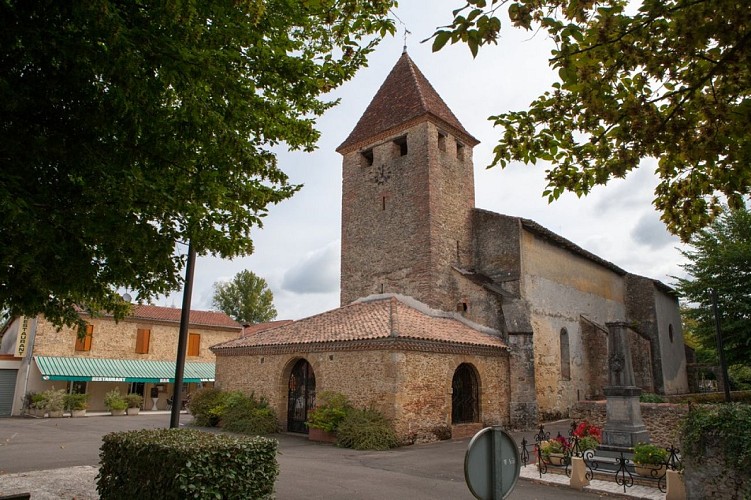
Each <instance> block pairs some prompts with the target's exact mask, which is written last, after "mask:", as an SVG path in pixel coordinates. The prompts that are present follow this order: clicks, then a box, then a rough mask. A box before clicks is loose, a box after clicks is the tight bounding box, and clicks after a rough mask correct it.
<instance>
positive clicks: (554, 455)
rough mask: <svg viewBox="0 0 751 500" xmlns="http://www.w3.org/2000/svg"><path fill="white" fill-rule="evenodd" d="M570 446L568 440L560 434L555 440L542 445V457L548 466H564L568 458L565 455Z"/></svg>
mask: <svg viewBox="0 0 751 500" xmlns="http://www.w3.org/2000/svg"><path fill="white" fill-rule="evenodd" d="M568 446H569V444H568V440H567V439H566V438H565V437H563V436H561V435H560V434H559V435H558V436H556V438H555V439H549V440H547V441H543V442H541V443H540V455H542V459H543V460H544V461H545V463H547V464H550V465H564V463H565V458H566V457H565V455H564V454H565V452H566V449H568Z"/></svg>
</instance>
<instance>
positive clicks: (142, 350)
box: [136, 328, 151, 354]
mask: <svg viewBox="0 0 751 500" xmlns="http://www.w3.org/2000/svg"><path fill="white" fill-rule="evenodd" d="M150 340H151V330H148V329H146V328H139V329H138V333H137V334H136V353H137V354H148V353H149V343H150Z"/></svg>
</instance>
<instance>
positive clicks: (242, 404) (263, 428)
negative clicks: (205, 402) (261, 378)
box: [219, 393, 279, 434]
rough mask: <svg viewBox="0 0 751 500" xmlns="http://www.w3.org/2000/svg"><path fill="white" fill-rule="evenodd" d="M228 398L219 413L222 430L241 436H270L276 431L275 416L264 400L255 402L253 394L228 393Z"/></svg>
mask: <svg viewBox="0 0 751 500" xmlns="http://www.w3.org/2000/svg"><path fill="white" fill-rule="evenodd" d="M230 396H231V397H228V398H227V400H226V405H225V406H224V407H223V410H222V412H221V417H220V418H221V421H220V422H219V425H220V426H221V427H222V429H224V430H226V431H228V432H239V433H242V434H271V433H274V432H276V431H277V430H278V427H279V423H278V422H277V419H276V414H275V413H274V410H273V409H271V408H270V407H269V405H268V402H267V401H266V400H264V399H261V400H256V398H255V395H253V394H251V395H250V396H245V395H244V394H241V393H230Z"/></svg>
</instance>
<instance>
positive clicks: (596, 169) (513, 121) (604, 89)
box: [432, 0, 751, 241]
mask: <svg viewBox="0 0 751 500" xmlns="http://www.w3.org/2000/svg"><path fill="white" fill-rule="evenodd" d="M506 5H508V11H507V12H508V16H509V19H510V21H511V23H512V24H513V25H514V26H516V27H520V28H525V29H527V30H530V29H535V30H543V31H546V32H547V33H548V34H549V35H550V36H551V37H552V39H553V40H554V42H555V44H556V48H555V49H554V50H553V51H552V58H551V59H550V65H551V66H552V67H553V68H555V69H557V70H558V78H559V81H558V82H556V83H554V84H553V88H552V89H551V90H550V91H548V92H545V93H544V94H543V95H541V96H540V97H538V98H537V99H536V100H534V101H533V102H532V103H531V104H530V107H529V109H528V110H526V111H512V112H509V113H503V114H500V115H497V116H493V117H491V118H490V119H491V120H493V121H494V123H495V125H496V126H500V127H502V128H503V132H502V137H501V139H500V141H499V142H498V144H497V146H496V147H495V156H494V159H493V163H492V165H500V166H501V167H505V166H506V165H507V164H508V163H509V162H511V161H522V162H525V163H535V162H536V161H537V160H545V161H547V162H549V164H550V165H551V167H550V169H549V170H547V180H548V186H547V188H546V190H545V191H544V192H543V196H547V197H548V200H549V201H553V200H555V199H556V198H558V197H559V196H560V194H561V193H562V192H563V191H564V190H568V191H572V192H574V193H576V194H577V195H579V196H581V195H584V194H587V193H588V192H589V191H590V190H591V189H592V188H593V187H594V186H595V185H598V184H606V183H607V182H608V181H609V180H610V179H612V178H621V177H624V176H625V175H626V174H627V173H628V172H629V171H631V170H633V169H635V168H637V167H638V166H639V164H640V162H641V160H642V159H644V158H647V157H652V158H657V159H659V163H658V165H659V166H658V168H657V173H658V175H659V177H660V183H659V185H658V186H657V188H656V190H655V198H654V202H653V203H654V205H655V207H656V208H657V209H658V210H659V211H661V212H662V215H661V217H662V220H663V221H664V222H665V224H666V225H667V227H668V229H669V230H670V231H671V232H673V233H674V234H677V235H679V236H680V237H681V238H682V239H683V240H684V241H688V240H689V239H690V237H691V235H692V234H693V233H694V232H696V231H697V230H699V229H700V228H702V227H705V226H706V225H707V224H709V223H710V222H711V220H712V219H713V218H714V217H715V216H716V215H717V214H719V212H720V209H721V205H722V203H723V199H722V198H723V197H724V198H725V200H726V202H727V203H728V204H729V205H730V206H731V207H733V208H737V207H739V206H741V205H742V204H743V197H744V195H748V194H749V192H750V191H751V9H749V6H748V3H747V2H739V1H737V0H642V1H641V2H634V1H629V0H599V1H597V2H595V1H593V0H491V1H486V0H469V1H468V3H467V4H466V6H464V7H463V8H459V9H457V10H455V11H454V13H453V15H454V20H453V22H452V23H451V24H450V25H448V26H444V27H441V28H438V29H437V31H436V32H435V33H434V34H433V37H432V39H433V50H434V51H437V50H440V49H441V48H442V47H443V46H444V45H446V43H448V42H449V41H451V43H457V42H464V43H466V44H467V45H468V46H469V48H470V50H471V51H472V54H473V55H476V54H477V51H478V49H479V47H481V46H483V45H486V44H489V43H497V38H498V35H499V32H500V29H501V20H500V17H499V14H500V9H501V7H502V6H506ZM634 7H638V10H636V11H635V12H634ZM631 12H633V14H631ZM492 165H491V166H492Z"/></svg>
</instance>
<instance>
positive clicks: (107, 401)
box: [104, 388, 128, 411]
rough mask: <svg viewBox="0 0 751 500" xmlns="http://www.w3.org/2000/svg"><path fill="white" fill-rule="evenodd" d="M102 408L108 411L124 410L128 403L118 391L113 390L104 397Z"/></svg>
mask: <svg viewBox="0 0 751 500" xmlns="http://www.w3.org/2000/svg"><path fill="white" fill-rule="evenodd" d="M104 406H105V407H106V408H107V409H108V410H110V411H112V410H124V409H126V408H127V407H128V403H127V402H126V401H125V398H123V395H122V394H120V389H117V388H115V389H113V390H111V391H109V392H108V393H106V394H105V395H104Z"/></svg>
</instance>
